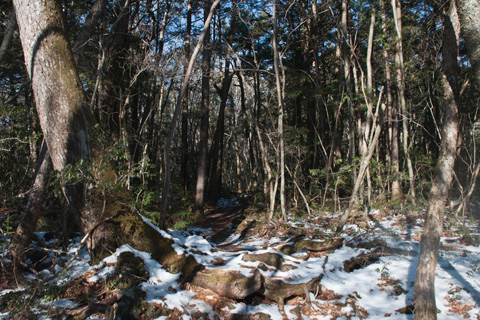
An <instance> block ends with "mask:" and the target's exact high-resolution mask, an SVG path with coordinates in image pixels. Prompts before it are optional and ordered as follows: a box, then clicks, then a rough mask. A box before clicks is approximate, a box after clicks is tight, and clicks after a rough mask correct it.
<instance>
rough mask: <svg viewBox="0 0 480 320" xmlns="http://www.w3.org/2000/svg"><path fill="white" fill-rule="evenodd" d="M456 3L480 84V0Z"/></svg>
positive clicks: (468, 50)
mask: <svg viewBox="0 0 480 320" xmlns="http://www.w3.org/2000/svg"><path fill="white" fill-rule="evenodd" d="M456 3H457V9H458V15H459V18H460V24H461V29H462V34H463V38H464V39H465V44H466V46H467V53H468V57H469V58H470V63H471V64H472V69H473V74H474V75H475V78H476V79H477V82H478V83H480V3H479V2H478V0H456Z"/></svg>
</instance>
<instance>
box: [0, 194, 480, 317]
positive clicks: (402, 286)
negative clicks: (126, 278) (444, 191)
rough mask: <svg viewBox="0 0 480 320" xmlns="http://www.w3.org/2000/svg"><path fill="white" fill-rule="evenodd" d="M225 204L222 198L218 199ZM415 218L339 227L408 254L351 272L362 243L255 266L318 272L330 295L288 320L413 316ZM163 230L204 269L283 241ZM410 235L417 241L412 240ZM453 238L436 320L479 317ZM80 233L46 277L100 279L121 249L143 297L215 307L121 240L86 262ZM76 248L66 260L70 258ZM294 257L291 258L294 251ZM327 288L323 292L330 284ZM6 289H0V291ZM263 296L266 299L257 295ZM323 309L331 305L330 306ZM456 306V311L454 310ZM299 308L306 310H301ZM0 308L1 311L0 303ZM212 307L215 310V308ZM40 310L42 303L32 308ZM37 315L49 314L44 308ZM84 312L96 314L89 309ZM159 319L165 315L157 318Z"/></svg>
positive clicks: (194, 308)
mask: <svg viewBox="0 0 480 320" xmlns="http://www.w3.org/2000/svg"><path fill="white" fill-rule="evenodd" d="M225 203H226V202H225ZM418 222H419V221H416V223H415V221H414V223H412V224H411V225H410V226H409V227H407V228H405V225H404V224H403V225H402V223H398V219H397V217H395V216H389V215H387V216H384V217H382V218H381V219H380V218H379V219H377V220H375V221H369V227H370V229H369V230H364V229H361V228H359V227H358V226H356V225H349V226H347V227H346V228H345V230H346V233H345V234H343V236H344V237H345V239H346V241H347V243H348V242H349V243H350V244H354V243H356V242H361V241H367V240H374V239H381V240H383V241H385V242H386V243H387V244H388V245H389V246H390V247H391V248H398V249H402V250H405V251H402V252H407V253H408V254H396V255H389V256H382V257H380V259H379V260H378V261H377V262H375V263H372V264H370V265H367V266H365V267H363V268H359V269H357V270H354V271H352V272H347V271H345V270H344V262H345V261H347V260H350V259H351V258H353V257H357V256H358V255H359V254H361V253H365V252H369V249H362V248H356V247H352V246H348V245H343V246H342V247H341V248H339V249H337V250H335V251H333V252H332V253H330V254H328V256H323V257H310V258H308V259H306V260H302V259H301V257H300V256H299V255H295V254H294V255H285V254H282V253H280V254H281V255H282V257H283V258H284V261H285V263H286V264H291V265H293V266H294V267H295V268H292V269H291V270H288V269H287V270H285V271H280V270H275V269H273V268H268V269H267V270H261V272H262V274H263V275H264V276H265V277H269V278H275V279H283V280H284V281H286V282H289V283H304V282H307V281H309V280H310V279H312V278H315V277H317V276H319V275H320V274H323V277H322V279H321V280H320V284H321V285H322V288H323V289H322V291H324V292H330V291H331V292H332V294H334V297H333V298H331V300H329V301H325V300H321V299H320V298H318V296H316V295H315V294H314V293H310V299H311V300H312V303H311V306H310V307H308V308H301V309H300V310H301V311H299V310H298V308H297V305H295V304H293V303H292V302H288V301H287V303H286V305H285V312H286V315H287V317H288V319H306V320H309V319H334V318H335V317H334V315H342V316H339V317H338V318H337V319H365V318H366V319H384V318H388V319H398V320H400V319H402V320H403V319H413V315H411V314H404V313H401V312H398V311H396V310H400V309H402V308H405V307H406V306H408V305H411V304H412V301H413V288H414V281H415V270H416V264H417V260H418V251H419V243H418V234H419V233H420V231H421V228H420V227H419V226H418V225H417V224H418ZM291 226H292V228H301V227H305V226H308V227H313V228H315V227H317V226H315V224H314V223H312V222H306V221H301V222H298V221H297V222H295V221H292V222H291ZM159 232H162V234H163V235H164V236H167V237H170V238H172V239H173V240H174V241H175V243H176V248H177V251H178V252H179V253H190V254H193V255H194V256H195V257H196V259H197V261H199V262H200V263H202V264H203V265H204V266H205V267H206V268H207V269H213V268H220V269H224V270H238V271H240V272H242V273H244V274H245V275H250V276H251V274H252V270H254V268H257V267H258V266H259V264H260V262H246V261H243V260H242V256H243V254H245V253H248V252H252V251H253V250H255V253H257V254H258V253H265V252H276V251H275V248H276V247H277V246H278V245H279V244H280V243H284V242H285V238H283V239H282V238H279V237H273V238H270V239H263V238H256V237H253V238H247V239H241V238H240V237H239V235H238V233H237V234H234V235H232V236H231V237H230V238H229V239H227V240H226V241H225V242H224V243H233V242H234V243H235V245H236V246H237V250H235V251H222V250H221V248H222V247H220V246H217V245H215V244H213V243H211V242H209V241H208V240H207V239H206V238H205V235H206V234H208V232H210V230H208V229H200V228H192V229H189V230H187V231H170V232H168V233H166V232H164V231H161V230H159ZM415 239H416V240H415ZM459 240H460V238H458V237H457V238H442V244H447V243H448V244H452V245H454V246H455V248H456V250H455V251H453V250H442V251H441V252H440V258H439V261H438V265H437V269H436V280H435V289H436V299H437V308H438V309H439V313H438V319H439V320H443V319H464V318H467V319H468V318H469V319H478V315H479V314H480V305H479V303H480V248H479V247H476V246H464V245H460V244H459V243H458V241H459ZM79 243H80V239H76V241H75V242H74V243H73V244H72V245H71V246H70V248H69V252H70V255H69V256H66V257H65V258H64V259H65V261H69V264H68V265H67V266H66V267H65V268H63V269H62V268H60V267H58V268H59V269H58V270H57V272H56V274H55V275H54V278H53V280H52V282H55V283H57V284H64V283H67V282H68V281H72V280H73V279H75V278H77V277H79V276H81V275H84V274H89V275H90V278H89V281H91V282H95V281H101V280H102V279H105V278H106V277H107V276H108V275H109V274H111V273H112V272H114V268H113V267H112V263H115V262H116V260H117V257H118V256H119V255H120V254H121V253H122V252H125V251H130V252H132V253H134V255H135V256H137V257H140V258H141V259H143V260H144V262H145V266H146V269H147V271H148V272H149V279H148V280H147V281H145V282H143V283H142V284H141V285H140V288H141V289H142V290H143V291H145V292H146V300H147V302H151V303H156V304H159V305H163V306H165V307H167V308H168V309H172V310H173V309H175V308H177V309H178V310H180V311H183V315H182V318H181V319H193V317H192V316H191V315H193V314H194V313H195V312H198V311H200V312H202V313H205V314H208V315H209V317H210V318H212V319H213V318H214V316H215V312H216V311H215V310H214V309H213V308H212V306H211V305H210V304H208V303H207V302H206V301H204V300H202V299H199V298H197V293H196V292H194V291H190V290H182V289H181V288H180V286H179V285H178V278H179V275H178V274H172V273H170V272H168V271H166V270H165V269H164V268H162V265H160V264H159V263H158V262H157V261H155V260H153V259H152V258H151V256H150V254H149V253H146V252H141V251H138V250H135V249H134V248H132V247H130V246H128V245H123V246H121V247H119V248H118V249H117V250H116V252H114V253H113V254H112V255H111V256H109V257H107V258H105V259H104V260H103V261H101V262H100V263H99V264H98V265H95V266H90V265H89V264H88V262H89V257H88V254H87V253H86V251H85V249H84V248H81V247H80V244H79ZM74 255H76V258H75V259H74V260H73V261H70V260H71V258H72V257H73V256H74ZM297 257H298V258H297ZM219 259H221V260H223V261H224V263H223V265H221V266H218V265H216V264H215V263H214V262H215V261H218V260H219ZM44 276H52V274H51V272H50V271H45V274H44ZM329 290H330V291H329ZM4 293H6V291H4V292H2V293H0V295H2V294H4ZM304 298H305V297H300V298H299V299H296V300H295V301H297V302H298V303H300V304H301V305H302V306H304V305H305V300H304ZM264 302H265V301H264ZM45 305H48V306H50V307H53V308H71V307H73V306H75V302H74V301H71V300H66V299H59V300H57V301H52V302H48V303H45ZM329 308H332V310H333V309H334V308H337V313H335V312H334V311H332V310H329ZM230 309H231V310H229V311H228V312H229V314H230V315H232V314H257V313H264V314H267V315H269V316H270V318H271V319H274V320H277V319H283V316H282V314H281V313H280V311H279V309H278V306H277V304H275V303H269V302H268V301H267V302H266V303H261V304H258V305H249V304H247V303H246V302H240V301H238V302H233V303H232V305H231V306H230ZM459 309H461V310H464V312H463V314H459V313H454V311H458V310H459ZM305 310H310V312H307V311H305ZM0 311H1V310H0ZM217 311H218V310H217ZM38 312H39V315H41V314H42V312H41V310H40V311H38ZM299 312H301V313H300V314H299ZM3 318H8V315H6V314H4V313H0V319H3ZM41 318H43V319H48V317H45V315H43V316H41ZM89 319H91V320H93V319H98V317H94V316H91V317H90V318H89ZM158 319H167V317H160V318H158Z"/></svg>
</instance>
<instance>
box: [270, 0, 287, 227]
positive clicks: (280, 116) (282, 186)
mask: <svg viewBox="0 0 480 320" xmlns="http://www.w3.org/2000/svg"><path fill="white" fill-rule="evenodd" d="M276 8H277V0H274V3H273V13H272V20H273V37H272V48H273V66H274V69H275V83H276V87H277V99H278V145H279V148H278V153H279V157H278V158H279V159H278V161H279V163H278V166H279V168H278V169H279V174H280V209H281V212H282V218H283V220H284V221H285V222H286V221H287V211H286V208H285V145H284V138H283V112H284V106H283V100H284V94H285V92H284V88H283V86H282V85H281V83H282V82H283V84H285V81H281V80H285V79H284V78H283V79H280V68H281V67H282V62H281V59H280V54H279V52H278V40H277V15H276Z"/></svg>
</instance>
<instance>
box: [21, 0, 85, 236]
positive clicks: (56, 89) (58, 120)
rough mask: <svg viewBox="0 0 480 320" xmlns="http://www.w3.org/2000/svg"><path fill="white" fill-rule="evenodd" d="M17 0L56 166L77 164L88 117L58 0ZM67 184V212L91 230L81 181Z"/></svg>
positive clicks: (30, 68)
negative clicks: (85, 211)
mask: <svg viewBox="0 0 480 320" xmlns="http://www.w3.org/2000/svg"><path fill="white" fill-rule="evenodd" d="M13 4H14V7H15V12H16V14H17V22H18V26H19V30H20V40H21V42H22V47H23V51H24V57H25V65H26V67H27V72H28V74H29V76H30V79H31V80H32V89H33V94H34V97H35V102H36V107H37V113H38V117H39V122H40V126H41V128H42V131H43V133H44V138H45V142H46V144H47V146H48V151H49V154H50V157H51V160H52V165H53V169H55V170H57V171H58V172H62V171H63V170H64V169H65V168H66V167H67V165H68V166H72V167H74V166H75V164H76V163H77V161H79V160H80V159H82V158H85V157H88V156H89V149H88V143H87V132H88V119H89V117H90V115H89V113H88V109H87V108H86V104H85V101H84V97H83V92H82V87H81V84H80V81H79V78H78V76H77V72H76V68H75V63H74V60H73V55H72V51H71V49H70V46H69V43H68V41H67V38H66V36H65V29H64V22H63V15H62V11H61V8H60V7H59V4H58V2H57V1H55V0H46V1H27V0H16V1H14V3H13ZM63 190H64V194H65V196H66V199H65V201H66V203H67V209H68V210H67V212H70V213H71V214H72V215H73V216H72V217H73V219H75V221H76V222H77V223H78V224H79V225H80V228H81V230H82V231H83V232H88V231H87V230H89V229H90V225H91V221H90V220H89V219H88V218H87V219H85V215H83V214H81V212H82V210H83V209H84V189H83V185H82V184H72V183H69V182H68V181H67V182H65V185H64V188H63Z"/></svg>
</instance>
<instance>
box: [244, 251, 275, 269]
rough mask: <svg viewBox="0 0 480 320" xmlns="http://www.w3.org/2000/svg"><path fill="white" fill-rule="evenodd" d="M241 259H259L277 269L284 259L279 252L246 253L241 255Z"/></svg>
mask: <svg viewBox="0 0 480 320" xmlns="http://www.w3.org/2000/svg"><path fill="white" fill-rule="evenodd" d="M242 260H243V261H253V262H255V261H260V262H263V263H265V264H268V265H270V266H273V267H275V268H277V269H280V268H281V266H282V264H283V262H284V259H283V257H282V255H281V254H279V253H276V252H265V253H259V254H253V253H246V254H244V255H243V257H242Z"/></svg>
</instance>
